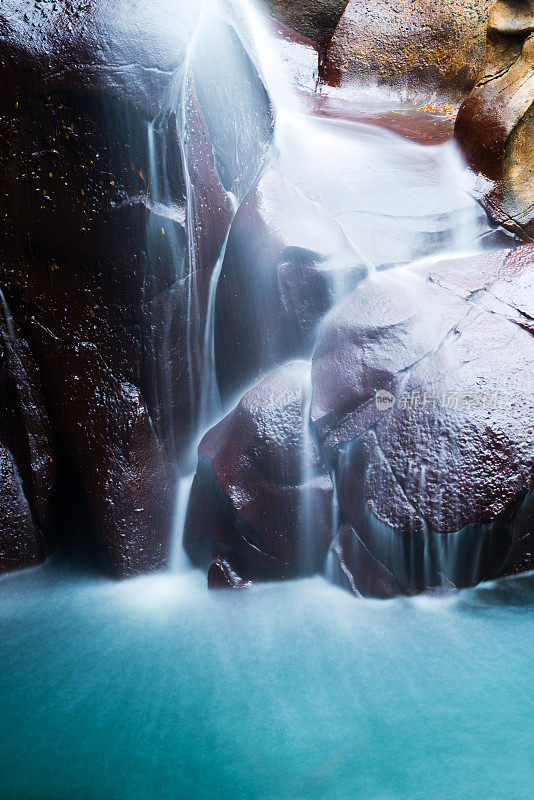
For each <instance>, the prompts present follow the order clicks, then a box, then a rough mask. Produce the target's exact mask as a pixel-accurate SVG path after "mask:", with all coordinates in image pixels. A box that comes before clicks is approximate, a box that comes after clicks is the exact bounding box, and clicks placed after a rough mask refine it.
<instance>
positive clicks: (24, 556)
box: [0, 444, 46, 572]
mask: <svg viewBox="0 0 534 800" xmlns="http://www.w3.org/2000/svg"><path fill="white" fill-rule="evenodd" d="M45 555H46V548H45V543H44V539H43V537H42V535H41V533H40V532H39V529H38V528H37V526H36V525H35V522H34V520H33V517H32V513H31V511H30V507H29V505H28V501H27V500H26V498H25V496H24V492H23V491H22V487H21V483H20V478H19V475H18V473H17V469H16V467H15V464H14V463H13V459H12V457H11V454H10V453H9V450H7V448H6V447H4V446H3V445H2V444H0V572H7V571H9V570H15V569H21V568H22V567H32V566H36V565H37V564H39V563H41V562H42V561H44V559H45Z"/></svg>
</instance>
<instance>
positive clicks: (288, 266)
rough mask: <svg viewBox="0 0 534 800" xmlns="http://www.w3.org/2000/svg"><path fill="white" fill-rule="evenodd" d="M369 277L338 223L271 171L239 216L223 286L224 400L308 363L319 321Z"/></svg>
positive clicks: (218, 335)
mask: <svg viewBox="0 0 534 800" xmlns="http://www.w3.org/2000/svg"><path fill="white" fill-rule="evenodd" d="M365 273H366V266H365V265H364V264H363V263H362V258H361V256H360V255H359V254H358V253H357V252H356V251H355V250H354V248H353V247H352V245H351V244H350V242H349V241H348V239H347V237H346V236H345V234H344V233H343V230H342V229H341V227H340V225H339V223H338V222H337V221H336V220H335V219H333V218H332V217H330V216H328V215H327V214H326V213H325V212H324V211H323V209H322V208H321V207H320V206H319V205H318V204H317V203H316V202H313V201H312V200H310V199H308V197H306V196H305V195H304V194H303V193H302V192H301V191H299V190H298V189H297V188H296V187H295V186H294V185H292V184H291V183H290V182H289V181H288V180H287V179H286V178H284V177H283V175H281V174H280V172H279V171H278V170H277V169H275V168H273V167H268V168H267V169H266V171H265V173H264V174H263V176H262V177H261V179H260V181H259V182H258V184H257V185H256V186H255V187H254V188H253V189H252V191H251V192H250V193H249V195H248V196H247V197H246V198H245V200H244V202H243V203H242V204H241V206H240V208H239V210H238V212H237V214H236V216H235V219H234V221H233V223H232V228H231V231H230V236H229V239H228V245H227V248H226V254H225V259H224V263H223V267H222V271H221V276H220V278H219V283H218V286H217V300H216V314H215V347H216V359H217V362H216V363H217V377H218V384H219V389H220V392H221V395H222V397H223V399H227V398H229V397H230V398H232V397H235V396H236V394H237V393H241V392H242V391H243V390H244V389H245V388H246V387H247V386H250V385H251V384H252V383H255V382H256V381H258V380H259V378H260V377H261V376H262V375H265V374H266V373H267V372H270V371H272V369H273V368H274V367H277V366H279V365H280V364H282V363H284V362H285V361H288V360H291V359H295V358H305V357H310V356H311V353H312V350H313V347H314V344H315V339H316V335H317V327H318V324H319V322H320V320H321V318H322V317H323V316H324V314H325V313H326V312H327V311H328V310H329V308H331V306H332V305H333V303H334V302H336V300H337V299H339V298H340V297H341V296H342V295H343V294H344V293H346V292H347V291H348V290H349V289H350V288H352V287H353V286H354V285H355V284H356V283H357V282H358V280H361V278H362V277H363V275H365ZM228 352H231V353H232V359H231V360H229V359H228Z"/></svg>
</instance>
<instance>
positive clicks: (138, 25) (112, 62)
mask: <svg viewBox="0 0 534 800" xmlns="http://www.w3.org/2000/svg"><path fill="white" fill-rule="evenodd" d="M199 12H200V5H199V4H196V3H193V4H191V3H189V4H187V3H181V4H179V6H176V5H174V6H173V5H170V4H169V3H167V2H166V0H149V2H144V1H143V0H133V2H130V0H118V2H116V0H113V1H111V0H105V1H104V2H95V1H94V0H58V2H54V3H51V2H38V3H33V2H26V0H23V2H19V0H3V2H2V10H1V12H0V71H1V74H2V102H5V103H6V104H7V105H9V106H12V104H13V102H14V100H17V99H18V100H19V101H20V100H22V98H27V97H28V96H31V95H38V96H43V95H46V94H47V93H49V92H58V91H68V92H74V93H76V94H88V93H89V94H96V95H101V94H108V95H110V96H113V97H115V98H118V99H120V100H121V101H123V102H126V103H131V104H132V105H133V106H135V108H136V109H137V110H139V111H140V112H141V113H142V114H143V115H144V116H145V117H146V118H148V119H150V118H152V117H153V116H155V115H156V114H157V113H158V111H159V109H160V105H161V102H162V100H163V95H164V93H165V91H166V90H167V86H168V83H169V80H170V79H171V78H172V76H173V74H174V72H175V70H176V69H177V68H178V67H179V66H180V64H181V63H182V60H183V57H184V55H185V49H186V47H187V44H188V42H189V39H190V37H191V34H192V33H193V30H194V28H195V25H196V23H197V20H198V16H199Z"/></svg>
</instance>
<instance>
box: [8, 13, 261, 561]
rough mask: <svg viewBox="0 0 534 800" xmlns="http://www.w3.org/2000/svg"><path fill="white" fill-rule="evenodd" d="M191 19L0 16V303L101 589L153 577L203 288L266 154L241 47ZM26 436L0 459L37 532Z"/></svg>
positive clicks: (220, 25) (194, 365) (206, 296)
mask: <svg viewBox="0 0 534 800" xmlns="http://www.w3.org/2000/svg"><path fill="white" fill-rule="evenodd" d="M199 12H200V4H193V5H191V4H189V5H187V4H186V3H181V4H178V5H177V4H174V5H173V4H169V3H167V2H160V1H159V0H151V2H150V3H138V2H135V3H133V4H132V3H119V4H117V3H115V2H92V0H91V1H90V2H86V0H84V1H83V2H81V1H80V2H74V3H73V2H70V1H69V2H58V3H48V2H46V3H39V4H37V5H35V4H34V3H33V2H23V3H14V2H11V0H6V2H5V3H3V4H2V8H1V9H0V80H1V81H2V97H1V99H0V114H1V134H0V172H1V174H2V176H3V182H2V187H3V188H2V191H1V192H0V226H1V230H0V234H1V237H0V242H1V244H0V288H1V289H2V290H3V293H4V295H5V299H6V302H7V303H8V304H9V308H10V309H11V314H12V315H13V326H14V329H15V330H16V331H17V332H18V333H17V336H19V334H20V336H19V339H20V341H21V342H22V343H24V347H25V350H27V355H28V358H30V359H32V360H33V362H34V363H35V370H36V371H37V374H38V375H39V385H41V384H42V387H43V394H42V398H41V400H42V403H43V408H44V410H45V415H44V418H46V419H47V420H50V425H51V436H52V438H53V439H54V441H55V445H56V448H57V461H56V459H54V467H55V466H56V463H57V464H58V465H59V469H60V473H61V476H60V478H61V480H60V483H61V485H65V482H66V481H65V479H66V478H68V481H75V482H76V483H77V486H78V488H79V489H80V490H81V491H83V493H84V495H85V505H84V509H88V511H89V512H90V515H91V520H92V526H93V529H94V530H93V533H94V534H96V538H97V541H98V543H99V549H100V551H101V553H102V557H103V562H104V563H105V564H106V566H107V568H108V569H110V570H111V571H112V572H113V573H114V574H117V575H125V574H134V573H136V572H142V571H147V570H150V569H158V568H160V567H162V566H164V564H165V563H166V559H167V554H168V552H169V545H170V536H171V531H172V513H171V512H172V508H173V504H174V497H173V483H174V477H175V472H176V469H177V459H178V456H179V455H180V454H181V453H182V452H183V451H185V450H187V448H188V447H189V446H190V443H191V441H195V438H196V436H197V429H198V424H199V417H201V415H202V409H203V408H204V406H205V405H206V400H205V398H204V397H203V395H202V393H203V389H202V385H203V379H204V376H205V375H206V374H207V373H210V372H211V373H213V374H214V371H215V368H214V366H212V365H214V355H213V346H212V343H211V342H212V336H211V334H210V330H212V329H213V322H212V320H213V317H214V311H213V299H212V298H213V294H214V293H213V291H212V281H211V276H212V273H213V272H214V271H215V273H216V275H215V279H214V283H213V286H215V284H216V277H217V270H218V264H219V262H221V263H222V255H221V254H223V253H224V248H225V244H226V238H227V234H228V229H229V226H230V223H231V220H232V218H233V215H234V213H235V207H236V206H237V205H238V204H239V203H240V202H241V201H242V199H243V198H244V197H245V196H246V194H247V193H248V192H249V191H250V189H251V188H252V186H253V185H254V183H255V181H257V179H258V178H259V176H260V174H261V171H262V169H263V165H264V162H265V160H266V158H267V155H268V153H269V149H270V146H271V141H272V129H273V114H272V109H271V105H270V101H269V97H268V95H267V92H266V90H265V88H264V86H263V83H262V81H261V79H260V78H259V75H258V72H257V69H256V66H255V65H254V63H253V61H252V60H251V58H250V57H249V55H248V52H247V50H246V48H245V46H244V45H243V44H242V43H241V41H240V39H239V37H238V36H237V34H236V32H235V30H234V28H233V27H232V25H231V24H229V23H228V20H227V19H226V18H225V15H224V13H222V12H221V14H222V16H220V17H217V16H214V17H212V18H211V19H209V20H205V23H206V24H204V25H203V26H200V27H197V23H198V21H199ZM195 30H196V36H195V38H194V43H193V44H191V37H192V34H193V31H195ZM186 52H187V55H188V57H187V60H185V54H186ZM236 98H239V102H236ZM219 268H220V267H219ZM176 325H178V326H179V330H176ZM175 334H177V336H178V344H179V345H180V346H179V347H178V349H176V348H175V346H174V345H175V339H174V336H175ZM22 346H23V345H22V344H21V348H22ZM19 349H20V348H19ZM184 376H186V378H187V379H185V380H184ZM31 382H32V385H33V384H34V383H35V382H34V381H33V378H32V381H31ZM212 383H214V382H212ZM210 385H211V384H210ZM19 394H20V393H19ZM199 396H200V402H199ZM6 397H7V394H6ZM34 397H35V395H34ZM1 399H2V398H0V400H1ZM30 399H31V398H30ZM23 401H24V402H25V403H26V404H28V403H29V402H30V400H28V398H26V399H25V398H23V397H22V395H20V396H19V398H18V402H20V403H22V402H23ZM4 405H5V406H6V407H7V400H6V402H5V404H4ZM208 405H209V404H208ZM177 409H178V410H177ZM4 411H5V409H3V410H2V413H3V414H4ZM6 413H7V412H6ZM19 416H23V414H22V412H21V414H20V415H19ZM4 418H5V419H7V416H5V417H4ZM28 425H29V423H28ZM4 427H5V428H6V429H7V430H8V432H9V431H11V432H12V431H14V430H15V428H14V427H13V425H12V424H11V423H9V424H6V425H5V426H4ZM34 428H35V426H34V427H31V426H29V428H28V430H30V429H31V430H30V433H29V434H28V437H27V439H28V441H29V445H28V447H26V444H24V445H23V444H20V442H21V441H22V442H23V441H24V440H20V439H19V438H18V437H17V442H19V444H18V445H17V447H18V448H19V449H20V450H21V451H22V450H24V452H22V453H21V455H20V456H19V453H18V451H17V452H15V450H14V449H12V448H13V447H14V445H12V443H11V441H7V439H6V441H5V444H6V447H7V448H8V450H9V451H10V452H11V454H12V455H13V457H14V460H15V463H16V466H17V469H18V471H19V473H20V476H21V479H22V483H23V487H24V492H25V494H26V497H27V500H28V503H29V507H30V509H31V511H32V514H33V516H34V518H35V520H37V522H38V523H39V524H41V519H42V517H43V515H44V513H45V511H46V509H45V508H44V507H45V506H48V496H46V497H45V500H46V502H45V501H44V500H43V499H42V496H43V492H44V489H43V488H42V485H44V484H46V480H45V478H46V475H45V473H44V472H43V466H42V464H44V463H45V462H44V461H43V460H42V459H41V460H39V459H36V458H34V460H33V462H31V463H30V461H29V457H28V456H27V454H26V450H28V448H29V446H30V445H31V446H32V447H34V450H35V446H34V445H35V437H36V434H35V431H34ZM4 438H5V437H0V440H1V441H2V443H4ZM24 448H25V449H24ZM28 465H29V466H28ZM39 470H40V471H39ZM41 473H42V474H41ZM42 475H44V477H42ZM43 481H44V484H43ZM45 494H46V493H45ZM58 502H59V500H58ZM56 511H58V513H59V512H60V509H56ZM80 513H81V514H82V515H85V510H84V511H83V512H81V511H80ZM80 522H81V520H80ZM76 524H77V523H76V520H74V521H73V527H75V526H76ZM0 568H1V567H0Z"/></svg>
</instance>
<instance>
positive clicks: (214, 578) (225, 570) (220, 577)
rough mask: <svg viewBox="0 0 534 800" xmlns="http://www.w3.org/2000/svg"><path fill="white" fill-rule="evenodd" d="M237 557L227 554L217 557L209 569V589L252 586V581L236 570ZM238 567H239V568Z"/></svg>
mask: <svg viewBox="0 0 534 800" xmlns="http://www.w3.org/2000/svg"><path fill="white" fill-rule="evenodd" d="M236 561H237V559H236V558H235V557H234V558H228V557H227V556H218V558H215V559H214V560H213V561H212V562H211V564H210V567H209V569H208V588H209V589H247V588H249V587H250V586H252V582H251V581H249V580H246V579H244V578H242V577H241V575H240V574H239V572H237V571H236ZM240 567H241V565H239V567H237V569H239V568H240Z"/></svg>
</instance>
